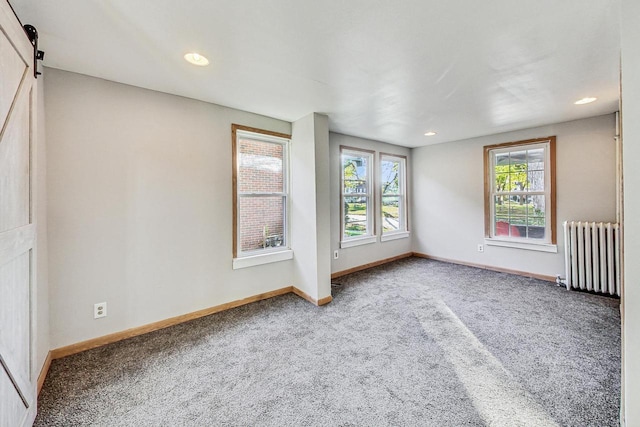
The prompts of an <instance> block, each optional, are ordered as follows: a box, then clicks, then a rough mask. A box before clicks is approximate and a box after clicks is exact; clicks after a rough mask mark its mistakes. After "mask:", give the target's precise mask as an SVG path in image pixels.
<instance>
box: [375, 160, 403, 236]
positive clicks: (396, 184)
mask: <svg viewBox="0 0 640 427" xmlns="http://www.w3.org/2000/svg"><path fill="white" fill-rule="evenodd" d="M380 184H381V191H380V198H381V204H382V209H381V214H382V234H383V235H385V234H390V233H397V232H405V231H407V203H406V158H405V157H400V156H393V155H388V154H381V155H380Z"/></svg>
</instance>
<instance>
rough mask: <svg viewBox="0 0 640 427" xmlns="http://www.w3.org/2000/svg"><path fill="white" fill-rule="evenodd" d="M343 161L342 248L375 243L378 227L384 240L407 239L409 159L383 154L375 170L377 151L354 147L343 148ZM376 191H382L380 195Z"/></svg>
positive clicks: (341, 153)
mask: <svg viewBox="0 0 640 427" xmlns="http://www.w3.org/2000/svg"><path fill="white" fill-rule="evenodd" d="M340 158H341V163H340V164H341V180H340V183H341V203H340V205H341V218H342V228H341V233H342V234H341V242H340V246H341V247H342V248H346V247H351V246H357V245H361V244H366V243H373V242H376V241H377V232H376V230H377V227H378V224H381V227H380V228H381V230H380V231H381V234H382V237H381V240H382V241H385V240H393V239H396V238H402V237H407V236H408V231H407V198H406V158H405V157H403V156H396V155H391V154H380V161H379V165H378V167H376V165H375V152H374V151H369V150H363V149H358V148H351V147H340ZM374 170H376V171H377V173H378V179H377V180H376V178H375V177H376V175H375V174H374ZM376 182H377V184H376ZM374 188H379V189H380V191H379V193H377V194H376V192H374ZM377 203H380V209H379V210H376V204H377Z"/></svg>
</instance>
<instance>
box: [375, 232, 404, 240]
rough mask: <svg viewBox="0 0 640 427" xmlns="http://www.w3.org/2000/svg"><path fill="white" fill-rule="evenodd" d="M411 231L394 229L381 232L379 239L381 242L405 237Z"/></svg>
mask: <svg viewBox="0 0 640 427" xmlns="http://www.w3.org/2000/svg"><path fill="white" fill-rule="evenodd" d="M410 234H411V233H409V232H408V231H396V232H393V233H386V234H385V233H382V236H380V241H381V242H388V241H389V240H397V239H406V238H407V237H409V236H410Z"/></svg>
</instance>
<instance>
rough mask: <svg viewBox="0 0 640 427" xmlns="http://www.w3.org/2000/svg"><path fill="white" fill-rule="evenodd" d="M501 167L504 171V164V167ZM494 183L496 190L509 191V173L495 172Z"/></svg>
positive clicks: (505, 168)
mask: <svg viewBox="0 0 640 427" xmlns="http://www.w3.org/2000/svg"><path fill="white" fill-rule="evenodd" d="M496 168H497V166H496ZM501 168H503V169H504V170H505V171H506V170H507V167H506V166H505V167H503V166H501ZM495 185H496V191H499V192H502V191H509V190H510V189H511V187H510V186H509V174H508V173H497V174H496V181H495Z"/></svg>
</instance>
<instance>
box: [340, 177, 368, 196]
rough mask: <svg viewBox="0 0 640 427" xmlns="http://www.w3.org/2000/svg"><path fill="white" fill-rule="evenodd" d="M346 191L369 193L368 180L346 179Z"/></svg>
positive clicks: (350, 192)
mask: <svg viewBox="0 0 640 427" xmlns="http://www.w3.org/2000/svg"><path fill="white" fill-rule="evenodd" d="M344 192H345V193H349V194H357V193H362V194H366V193H367V181H363V180H360V179H351V180H347V179H345V180H344Z"/></svg>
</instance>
